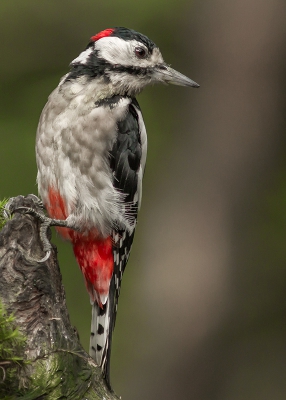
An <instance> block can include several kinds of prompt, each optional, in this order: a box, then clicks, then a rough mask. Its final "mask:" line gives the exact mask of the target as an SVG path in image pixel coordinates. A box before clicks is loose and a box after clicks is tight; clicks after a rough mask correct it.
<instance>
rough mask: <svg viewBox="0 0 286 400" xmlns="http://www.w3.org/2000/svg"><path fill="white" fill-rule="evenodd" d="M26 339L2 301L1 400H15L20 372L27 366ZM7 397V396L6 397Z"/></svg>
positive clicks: (0, 337)
mask: <svg viewBox="0 0 286 400" xmlns="http://www.w3.org/2000/svg"><path fill="white" fill-rule="evenodd" d="M24 345H25V337H24V336H23V335H22V333H21V332H20V331H19V330H18V329H17V327H16V326H15V317H14V316H13V315H8V314H7V312H6V310H5V308H4V306H3V304H2V303H1V301H0V381H1V385H0V398H1V399H6V400H8V399H14V397H9V395H10V394H11V396H12V395H13V396H14V393H17V391H18V388H19V371H20V369H21V368H22V367H23V366H24V365H26V363H25V361H24V359H23V357H22V354H23V349H24ZM4 395H5V396H4Z"/></svg>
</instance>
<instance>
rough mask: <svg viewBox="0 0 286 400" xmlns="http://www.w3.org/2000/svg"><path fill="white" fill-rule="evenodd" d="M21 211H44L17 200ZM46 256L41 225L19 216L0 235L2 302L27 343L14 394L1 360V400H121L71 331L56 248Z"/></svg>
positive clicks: (30, 198) (30, 201) (29, 200)
mask: <svg viewBox="0 0 286 400" xmlns="http://www.w3.org/2000/svg"><path fill="white" fill-rule="evenodd" d="M20 206H27V207H33V208H36V210H38V211H40V210H39V209H37V207H35V203H34V197H33V196H32V195H29V196H27V197H23V196H18V197H16V198H15V199H14V201H13V207H14V208H15V209H16V208H17V207H20ZM44 255H45V254H44V252H43V250H42V244H41V241H40V238H39V221H38V220H37V219H36V218H35V217H33V216H31V215H28V214H23V213H17V212H16V213H15V214H14V216H13V218H12V219H11V220H9V221H8V222H7V223H6V224H5V226H4V228H3V229H2V230H1V232H0V275H1V278H0V299H1V300H2V303H3V305H4V307H5V309H6V312H7V314H8V315H9V314H13V315H14V316H15V325H16V326H17V328H18V329H19V330H20V332H22V333H23V335H24V337H25V341H24V346H23V349H22V351H20V353H21V354H18V355H17V356H19V357H23V359H24V366H22V364H21V367H18V368H17V370H16V372H15V376H13V388H12V386H10V387H7V385H5V379H7V376H8V374H7V373H8V371H9V363H6V364H5V363H4V362H3V360H2V362H3V363H2V366H1V360H0V366H1V370H2V372H3V373H2V375H1V370H0V398H1V399H2V398H6V397H5V396H7V399H8V398H9V399H20V398H21V399H24V400H25V399H27V400H28V399H29V400H32V399H79V400H82V399H86V400H89V399H96V400H99V399H100V400H103V399H105V400H113V399H118V397H117V396H116V395H115V394H114V393H111V392H109V390H108V389H107V387H106V385H105V383H104V381H103V379H102V376H101V370H100V368H99V367H97V366H96V365H95V363H94V361H93V360H92V359H91V358H90V357H89V355H88V354H87V353H86V352H85V351H84V349H83V348H82V346H81V344H80V342H79V337H78V334H77V332H76V330H75V329H74V328H73V327H72V326H71V323H70V319H69V315H68V311H67V307H66V299H65V291H64V288H63V285H62V278H61V273H60V270H59V265H58V260H57V249H56V247H55V246H53V250H52V254H51V256H50V257H49V259H48V260H47V261H46V262H39V260H41V259H42V258H43V257H44ZM25 361H27V362H25ZM1 380H2V382H1ZM15 383H16V384H15ZM15 387H17V390H16V392H15Z"/></svg>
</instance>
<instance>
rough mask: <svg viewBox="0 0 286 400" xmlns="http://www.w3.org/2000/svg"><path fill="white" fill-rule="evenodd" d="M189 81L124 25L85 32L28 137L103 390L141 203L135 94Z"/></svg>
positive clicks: (142, 132) (141, 135)
mask: <svg viewBox="0 0 286 400" xmlns="http://www.w3.org/2000/svg"><path fill="white" fill-rule="evenodd" d="M157 82H159V83H160V82H161V83H173V84H177V85H182V86H193V87H198V85H197V84H196V83H195V82H193V81H191V80H190V79H189V78H187V77H185V76H184V75H182V74H180V73H179V72H177V71H175V70H173V69H172V68H170V67H169V66H168V65H167V64H166V63H165V62H164V60H163V58H162V55H161V53H160V51H159V49H158V47H157V46H156V45H155V44H154V43H153V42H152V41H151V40H150V39H148V38H147V37H146V36H144V35H142V34H140V33H138V32H135V31H133V30H130V29H127V28H121V27H119V28H112V29H106V30H105V31H102V32H100V33H99V34H97V35H95V36H93V37H92V38H91V40H90V42H89V44H88V46H87V48H86V49H85V50H84V51H83V52H82V53H81V54H80V55H79V56H78V57H77V58H76V59H74V60H73V61H72V63H71V65H70V72H69V73H68V74H66V75H65V76H64V77H63V78H62V80H61V81H60V83H59V85H58V87H57V88H56V89H55V90H54V91H53V92H52V94H51V95H50V97H49V100H48V102H47V104H46V106H45V108H44V110H43V112H42V115H41V118H40V122H39V126H38V131H37V139H36V155H37V165H38V176H37V181H38V186H39V193H40V195H41V197H42V200H43V203H44V204H45V206H46V208H47V211H48V213H49V215H50V217H51V218H54V219H60V220H65V221H66V227H65V228H63V227H60V228H58V231H59V232H60V234H61V235H62V236H63V237H64V238H65V239H67V240H70V241H71V242H72V245H73V249H74V253H75V256H76V259H77V261H78V264H79V266H80V268H81V270H82V272H83V275H84V279H85V283H86V287H87V290H88V292H89V295H90V299H91V303H92V305H93V315H92V332H91V339H90V354H91V356H92V357H93V358H94V359H95V361H96V362H97V363H98V365H100V366H101V368H102V371H103V375H104V377H105V379H106V382H107V384H108V385H109V386H110V378H109V363H110V351H111V339H112V331H113V328H114V324H115V317H116V310H117V303H118V297H119V292H120V286H121V279H122V275H123V272H124V269H125V266H126V263H127V261H128V257H129V254H130V249H131V245H132V241H133V237H134V232H135V227H136V221H137V213H138V210H139V208H140V203H141V197H142V178H143V173H144V168H145V163H146V155H147V135H146V129H145V125H144V121H143V118H142V113H141V110H140V107H139V105H138V103H137V100H136V99H135V96H136V95H137V94H138V93H140V91H141V90H142V89H143V88H144V87H145V86H146V85H148V84H153V83H157Z"/></svg>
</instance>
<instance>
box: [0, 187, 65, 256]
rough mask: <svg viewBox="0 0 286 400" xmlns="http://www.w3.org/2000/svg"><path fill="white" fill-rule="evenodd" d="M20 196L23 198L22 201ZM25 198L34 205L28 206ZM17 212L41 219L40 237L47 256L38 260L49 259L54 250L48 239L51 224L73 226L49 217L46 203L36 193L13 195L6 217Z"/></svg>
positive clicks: (5, 211) (5, 212)
mask: <svg viewBox="0 0 286 400" xmlns="http://www.w3.org/2000/svg"><path fill="white" fill-rule="evenodd" d="M19 198H21V199H20V200H22V201H21V202H20V203H19ZM25 199H28V200H31V201H32V202H31V201H29V204H31V203H32V206H28V205H27V206H26V205H25V202H23V200H25ZM23 203H24V204H23ZM15 213H22V214H29V215H33V216H34V217H36V218H37V219H38V220H39V221H40V239H41V242H42V245H43V251H44V252H45V256H44V257H43V258H42V259H41V260H38V262H40V263H43V262H45V261H47V260H48V259H49V257H50V255H51V251H52V245H51V242H50V240H49V239H48V228H49V227H50V226H61V227H65V228H71V227H70V226H69V224H68V222H67V221H66V220H58V219H53V218H49V217H47V216H46V215H45V213H44V205H43V203H42V201H41V200H40V199H39V198H38V197H37V196H35V195H34V194H29V195H28V196H27V197H25V198H24V196H18V197H12V198H11V199H10V200H9V201H8V203H7V204H6V206H5V209H4V217H5V218H6V219H9V218H11V216H12V215H13V214H15Z"/></svg>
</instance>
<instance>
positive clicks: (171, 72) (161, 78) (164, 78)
mask: <svg viewBox="0 0 286 400" xmlns="http://www.w3.org/2000/svg"><path fill="white" fill-rule="evenodd" d="M154 78H155V80H156V81H158V82H163V83H171V84H173V85H178V86H192V87H194V88H198V87H200V85H199V84H197V83H196V82H194V81H192V80H191V79H190V78H187V77H186V76H185V75H183V74H181V73H180V72H178V71H176V70H175V69H173V68H171V67H169V66H168V65H166V64H160V65H158V66H156V67H155V68H154Z"/></svg>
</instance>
